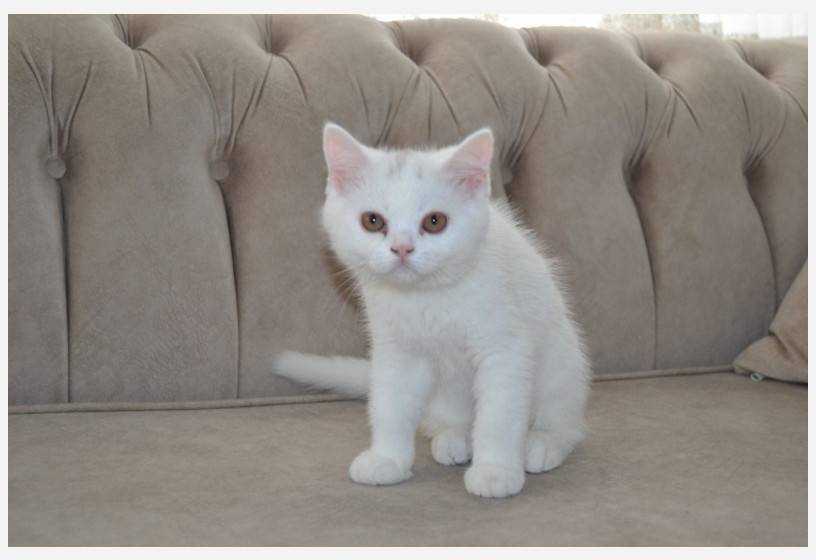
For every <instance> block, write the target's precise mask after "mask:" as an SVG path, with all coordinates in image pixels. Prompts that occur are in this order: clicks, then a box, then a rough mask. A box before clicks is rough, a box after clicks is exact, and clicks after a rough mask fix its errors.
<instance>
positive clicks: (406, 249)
mask: <svg viewBox="0 0 816 560" xmlns="http://www.w3.org/2000/svg"><path fill="white" fill-rule="evenodd" d="M391 252H392V253H394V254H395V255H399V258H400V262H405V259H406V258H407V257H408V255H409V254H410V253H413V252H414V247H413V246H412V245H404V244H399V245H394V246H393V247H391Z"/></svg>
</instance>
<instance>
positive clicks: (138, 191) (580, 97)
mask: <svg viewBox="0 0 816 560" xmlns="http://www.w3.org/2000/svg"><path fill="white" fill-rule="evenodd" d="M326 120H333V121H335V122H338V123H339V124H341V125H343V126H344V127H347V128H348V129H349V130H350V131H351V132H352V133H354V134H355V135H356V136H357V137H358V138H360V139H361V140H363V141H366V142H369V143H371V144H376V145H392V146H426V145H443V144H447V143H451V142H455V141H458V140H459V139H461V138H462V137H463V136H464V135H465V134H467V133H469V132H472V131H473V130H475V129H477V128H480V127H482V126H490V127H492V128H493V130H494V132H495V135H496V140H497V150H496V156H495V161H494V172H493V182H494V190H495V191H496V196H507V197H509V198H510V199H511V200H512V202H513V203H514V204H515V205H516V206H517V208H518V209H519V212H520V216H521V217H522V219H523V221H524V222H525V223H526V224H527V225H528V226H529V227H531V228H532V229H534V230H535V231H536V232H537V234H538V235H539V236H540V237H541V239H542V240H543V241H544V242H545V243H546V245H547V247H548V249H549V252H550V253H551V254H553V255H554V256H557V257H558V258H559V259H560V260H561V263H562V269H563V275H564V277H565V281H566V282H567V284H568V285H569V286H570V289H571V293H572V298H573V301H574V306H575V311H576V315H577V318H578V320H579V322H580V323H581V324H582V325H583V328H584V330H585V332H586V334H587V338H588V343H589V348H590V351H591V354H592V359H593V361H594V363H595V365H596V371H597V373H598V374H604V373H610V372H621V371H639V370H649V369H665V368H679V367H684V368H685V367H694V366H708V365H721V364H728V363H730V362H731V361H732V360H733V358H734V357H735V356H736V355H737V354H738V353H739V352H740V351H741V350H743V349H744V348H745V347H746V346H748V345H749V344H750V343H751V342H753V341H754V340H757V339H758V338H760V337H761V336H763V335H764V334H766V333H767V331H768V327H769V325H770V323H771V320H772V319H773V317H774V314H775V312H776V309H777V307H778V306H779V303H780V302H781V300H782V298H783V297H784V295H785V293H786V292H787V289H788V287H789V286H790V284H791V283H792V281H793V279H794V278H795V277H796V275H797V273H798V272H799V270H800V269H801V268H802V265H803V263H804V261H805V259H806V257H807V209H806V208H807V44H806V43H804V42H795V41H739V42H733V41H731V42H725V41H720V40H717V39H714V38H711V37H707V36H703V35H691V34H672V33H660V34H637V35H629V34H617V33H610V32H605V31H599V30H588V29H570V28H536V29H522V30H514V29H509V28H505V27H502V26H499V25H494V24H488V23H484V22H476V21H468V20H457V21H450V20H447V21H445V20H426V21H408V22H402V23H381V22H378V21H375V20H372V19H368V18H365V17H357V16H295V15H286V16H148V15H140V16H10V17H9V402H10V403H12V404H23V403H52V402H72V401H73V402H76V401H127V400H135V401H154V400H157V401H166V400H202V399H225V398H234V397H253V396H261V395H274V394H288V393H292V392H293V391H296V388H294V387H293V386H291V385H289V384H288V383H286V382H284V381H283V380H278V379H275V378H273V377H272V376H271V375H270V373H269V363H270V358H271V356H272V355H273V354H274V353H275V352H277V351H278V350H280V349H282V348H292V349H297V350H303V351H311V352H321V353H328V352H331V353H335V352H339V353H351V354H361V353H363V352H365V348H366V340H365V334H364V331H363V328H362V326H361V324H360V312H359V308H358V306H357V305H356V303H355V301H354V298H353V293H352V290H350V289H349V287H348V286H347V285H346V284H345V283H344V282H345V280H344V278H343V277H342V275H338V272H339V270H338V268H337V265H336V264H335V263H334V262H333V261H332V259H331V257H330V256H329V255H328V254H327V252H326V249H325V247H326V244H325V240H324V238H323V235H322V233H321V232H320V228H319V220H318V215H319V214H318V209H319V207H320V204H321V202H322V198H323V188H324V174H325V169H324V165H323V159H322V155H321V151H320V130H321V127H322V125H323V123H324V122H325V121H326Z"/></svg>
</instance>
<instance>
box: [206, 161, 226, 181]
mask: <svg viewBox="0 0 816 560" xmlns="http://www.w3.org/2000/svg"><path fill="white" fill-rule="evenodd" d="M229 172H230V168H229V165H228V164H227V162H226V161H224V160H223V159H214V160H212V161H211V162H210V175H212V177H213V179H215V180H216V181H223V180H224V179H226V178H227V175H229Z"/></svg>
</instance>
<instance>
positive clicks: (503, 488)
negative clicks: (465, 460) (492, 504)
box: [465, 463, 524, 498]
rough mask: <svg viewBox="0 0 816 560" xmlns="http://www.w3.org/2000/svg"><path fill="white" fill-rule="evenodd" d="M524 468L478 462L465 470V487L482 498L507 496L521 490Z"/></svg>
mask: <svg viewBox="0 0 816 560" xmlns="http://www.w3.org/2000/svg"><path fill="white" fill-rule="evenodd" d="M523 486H524V470H523V469H521V468H520V467H519V468H512V467H505V466H503V465H494V464H489V463H487V464H485V463H480V464H476V465H473V466H471V467H470V468H469V469H468V470H467V471H466V472H465V488H467V491H468V492H470V493H471V494H474V495H476V496H481V497H483V498H508V497H510V496H514V495H515V494H518V493H519V492H521V489H522V487H523Z"/></svg>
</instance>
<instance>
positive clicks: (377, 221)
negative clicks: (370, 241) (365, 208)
mask: <svg viewBox="0 0 816 560" xmlns="http://www.w3.org/2000/svg"><path fill="white" fill-rule="evenodd" d="M360 221H361V222H362V224H363V227H364V228H365V229H366V231H370V232H373V233H377V232H380V231H385V227H386V224H385V218H383V217H382V216H381V215H379V214H377V213H376V212H366V213H365V214H363V217H362V218H361V219H360Z"/></svg>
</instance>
